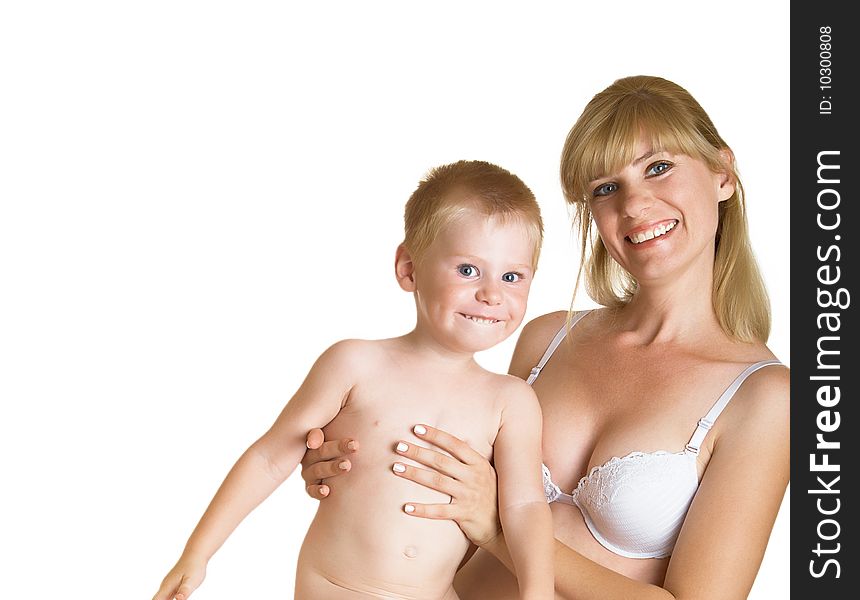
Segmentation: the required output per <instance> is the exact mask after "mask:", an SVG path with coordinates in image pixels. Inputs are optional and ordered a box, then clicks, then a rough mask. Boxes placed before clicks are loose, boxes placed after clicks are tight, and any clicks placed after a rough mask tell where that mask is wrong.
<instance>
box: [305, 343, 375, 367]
mask: <svg viewBox="0 0 860 600" xmlns="http://www.w3.org/2000/svg"><path fill="white" fill-rule="evenodd" d="M384 341H385V340H360V339H345V340H340V341H339V342H335V343H334V344H332V345H331V346H329V347H328V348H327V349H326V350H325V351H324V352H323V353H322V354H321V355H320V357H319V359H318V360H317V363H318V364H319V365H322V366H324V367H325V368H327V369H340V368H344V369H354V368H359V367H366V366H367V365H368V364H371V363H374V362H376V361H378V360H380V358H382V357H383V355H384V350H383V342H384Z"/></svg>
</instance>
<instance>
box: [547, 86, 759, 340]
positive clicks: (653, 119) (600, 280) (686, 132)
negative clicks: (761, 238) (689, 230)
mask: <svg viewBox="0 0 860 600" xmlns="http://www.w3.org/2000/svg"><path fill="white" fill-rule="evenodd" d="M643 135H644V136H645V141H647V142H649V143H650V145H651V148H654V149H655V150H657V149H659V150H665V151H667V152H673V153H678V154H686V155H687V156H692V157H694V158H697V159H699V160H701V161H703V162H704V163H705V164H706V165H707V166H708V168H709V169H711V171H713V172H714V173H727V174H729V175H730V176H731V177H732V179H733V180H734V184H735V192H734V194H732V196H731V197H730V198H729V199H728V200H725V201H723V202H720V205H719V224H718V225H717V235H716V244H715V246H716V247H715V256H714V277H713V284H714V289H713V296H712V298H713V304H714V310H715V311H716V313H717V318H718V319H719V322H720V325H721V327H722V328H723V331H725V332H726V334H728V335H729V336H731V337H734V338H735V339H738V340H741V341H745V342H749V341H753V340H758V341H763V342H764V341H767V338H768V334H769V333H770V301H769V299H768V295H767V291H766V290H765V286H764V281H763V280H762V277H761V274H760V273H759V269H758V265H757V264H756V260H755V257H754V256H753V253H752V248H751V245H750V240H749V233H748V228H747V217H746V207H745V205H744V193H743V186H742V185H741V181H740V177H739V176H738V171H737V167H736V165H735V164H734V158H733V157H732V159H731V164H727V162H726V159H725V156H726V155H727V154H728V156H731V154H730V153H725V152H723V151H725V150H729V147H728V145H727V144H726V142H725V141H723V138H722V137H720V134H719V133H717V129H716V127H714V124H713V123H712V122H711V119H710V118H709V117H708V115H707V113H706V112H705V111H704V109H703V108H702V107H701V106H700V105H699V103H698V102H697V101H696V100H695V99H694V98H693V97H692V96H691V95H690V93H689V92H688V91H687V90H685V89H684V88H682V87H681V86H679V85H677V84H675V83H672V82H671V81H667V80H666V79H662V78H660V77H652V76H646V75H639V76H634V77H625V78H623V79H618V80H617V81H615V82H614V83H613V84H612V85H610V86H609V87H608V88H606V89H605V90H603V91H602V92H600V93H598V94H597V95H596V96H594V98H592V100H591V101H590V102H589V103H588V105H586V107H585V109H584V110H583V112H582V115H581V116H580V117H579V119H577V121H576V123H575V124H574V126H573V128H572V129H571V130H570V133H568V136H567V140H566V141H565V144H564V149H563V150H562V156H561V185H562V189H563V191H564V195H565V198H566V199H567V202H568V203H569V204H570V205H571V206H572V207H573V210H574V224H575V225H576V226H578V227H579V233H580V241H581V244H582V253H583V256H584V257H585V261H584V263H583V264H582V265H581V266H580V270H579V276H578V277H577V286H578V284H579V278H580V277H581V276H583V275H584V276H585V287H586V291H587V292H588V293H589V295H590V296H591V297H592V298H593V299H594V300H595V301H596V302H598V303H600V304H603V305H604V306H616V307H617V306H620V305H623V304H625V303H626V302H628V301H629V300H630V299H631V298H632V297H633V294H634V293H635V291H636V288H637V282H636V280H635V279H634V278H633V276H632V275H630V273H628V272H627V271H625V270H624V269H623V268H622V267H621V265H619V264H618V263H617V262H615V260H614V259H613V258H612V257H611V256H610V255H609V252H608V251H607V250H606V247H605V246H604V245H603V241H602V240H601V239H600V236H599V235H597V234H596V232H595V231H594V228H593V221H592V218H591V211H590V209H589V205H588V199H589V198H590V197H591V190H590V189H588V183H589V182H590V181H593V180H594V179H598V178H600V177H603V176H605V175H606V174H608V173H614V172H616V171H617V170H619V169H620V168H621V167H623V166H624V165H626V164H629V163H630V162H631V161H632V160H633V159H634V158H635V151H636V144H637V142H639V141H640V137H641V136H643Z"/></svg>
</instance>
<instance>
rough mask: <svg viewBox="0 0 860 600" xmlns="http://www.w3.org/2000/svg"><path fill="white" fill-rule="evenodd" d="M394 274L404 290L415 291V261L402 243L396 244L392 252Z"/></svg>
mask: <svg viewBox="0 0 860 600" xmlns="http://www.w3.org/2000/svg"><path fill="white" fill-rule="evenodd" d="M394 276H395V277H397V283H398V284H399V285H400V289H402V290H403V291H404V292H414V291H415V262H414V261H413V260H412V255H411V254H409V250H407V249H406V246H404V245H403V244H400V245H399V246H397V252H395V254H394Z"/></svg>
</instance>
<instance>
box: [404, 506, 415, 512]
mask: <svg viewBox="0 0 860 600" xmlns="http://www.w3.org/2000/svg"><path fill="white" fill-rule="evenodd" d="M403 510H404V511H405V512H408V513H414V512H415V507H414V506H412V505H411V504H407V505H406V506H404V507H403Z"/></svg>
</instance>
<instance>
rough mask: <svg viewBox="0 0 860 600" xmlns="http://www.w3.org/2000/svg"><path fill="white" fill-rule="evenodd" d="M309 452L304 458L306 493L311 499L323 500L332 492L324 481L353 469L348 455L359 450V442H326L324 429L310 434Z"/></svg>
mask: <svg viewBox="0 0 860 600" xmlns="http://www.w3.org/2000/svg"><path fill="white" fill-rule="evenodd" d="M306 444H307V447H308V449H307V451H306V452H305V455H304V457H303V458H302V479H304V480H305V491H307V493H308V495H309V496H310V497H311V498H316V499H317V500H322V499H323V498H325V497H326V496H328V495H329V493H330V492H331V488H329V486H327V485H326V484H324V483H323V480H324V479H328V478H329V477H337V476H338V475H341V474H342V473H346V472H347V471H349V470H350V469H351V468H352V463H351V462H350V461H349V459H348V458H345V457H346V456H347V455H349V454H352V453H353V452H355V451H356V450H358V441H357V440H353V439H348V438H347V439H343V440H332V441H330V442H326V441H325V435H324V434H323V431H322V429H311V430H310V432H308V438H307V442H306Z"/></svg>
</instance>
